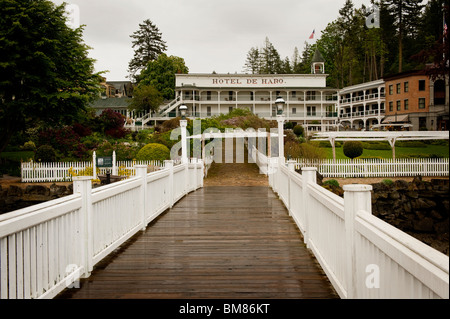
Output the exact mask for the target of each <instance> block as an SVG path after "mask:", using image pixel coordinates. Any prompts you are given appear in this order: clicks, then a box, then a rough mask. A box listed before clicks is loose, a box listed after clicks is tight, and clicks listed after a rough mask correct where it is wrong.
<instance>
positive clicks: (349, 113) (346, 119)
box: [338, 80, 385, 130]
mask: <svg viewBox="0 0 450 319" xmlns="http://www.w3.org/2000/svg"><path fill="white" fill-rule="evenodd" d="M338 101H339V106H338V109H339V121H340V127H343V128H350V129H361V130H370V129H372V128H373V127H374V126H375V125H378V124H380V123H381V121H382V119H383V118H384V116H385V83H384V80H377V81H372V82H365V83H361V84H358V85H353V86H349V87H345V88H343V89H342V90H340V91H339V100H338Z"/></svg>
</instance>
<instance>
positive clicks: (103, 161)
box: [97, 156, 113, 167]
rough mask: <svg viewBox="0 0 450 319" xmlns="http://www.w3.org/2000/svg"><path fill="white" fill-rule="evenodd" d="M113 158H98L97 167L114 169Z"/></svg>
mask: <svg viewBox="0 0 450 319" xmlns="http://www.w3.org/2000/svg"><path fill="white" fill-rule="evenodd" d="M112 166H113V164H112V156H107V157H97V167H112Z"/></svg>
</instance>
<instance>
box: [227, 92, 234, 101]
mask: <svg viewBox="0 0 450 319" xmlns="http://www.w3.org/2000/svg"><path fill="white" fill-rule="evenodd" d="M228 101H233V91H229V92H228Z"/></svg>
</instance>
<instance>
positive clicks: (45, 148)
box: [34, 145, 56, 162]
mask: <svg viewBox="0 0 450 319" xmlns="http://www.w3.org/2000/svg"><path fill="white" fill-rule="evenodd" d="M34 160H35V161H36V162H55V161H56V152H55V149H54V148H53V147H51V146H50V145H42V146H40V147H39V148H38V149H37V150H36V153H35V154H34Z"/></svg>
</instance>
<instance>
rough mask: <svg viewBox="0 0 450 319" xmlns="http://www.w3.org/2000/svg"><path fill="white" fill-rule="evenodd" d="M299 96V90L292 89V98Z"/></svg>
mask: <svg viewBox="0 0 450 319" xmlns="http://www.w3.org/2000/svg"><path fill="white" fill-rule="evenodd" d="M296 97H297V92H296V91H292V98H294V99H295V98H296Z"/></svg>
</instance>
